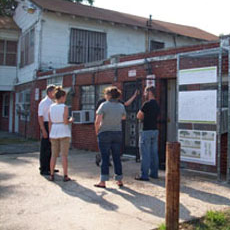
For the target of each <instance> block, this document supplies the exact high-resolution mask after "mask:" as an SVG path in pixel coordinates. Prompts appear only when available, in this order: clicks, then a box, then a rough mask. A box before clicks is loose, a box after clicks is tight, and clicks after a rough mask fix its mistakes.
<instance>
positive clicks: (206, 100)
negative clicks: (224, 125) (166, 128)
mask: <svg viewBox="0 0 230 230" xmlns="http://www.w3.org/2000/svg"><path fill="white" fill-rule="evenodd" d="M178 103H179V106H178V107H179V108H178V109H179V111H178V121H179V122H180V123H184V122H186V123H210V124H215V123H216V120H217V90H203V91H202V90H200V91H183V92H179V102H178Z"/></svg>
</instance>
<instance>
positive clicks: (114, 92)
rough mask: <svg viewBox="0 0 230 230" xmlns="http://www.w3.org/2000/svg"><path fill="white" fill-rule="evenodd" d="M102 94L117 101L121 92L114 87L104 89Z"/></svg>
mask: <svg viewBox="0 0 230 230" xmlns="http://www.w3.org/2000/svg"><path fill="white" fill-rule="evenodd" d="M104 94H106V95H109V96H111V98H113V99H118V98H119V97H120V96H121V91H120V90H119V89H118V88H117V87H116V86H109V87H107V88H105V90H104Z"/></svg>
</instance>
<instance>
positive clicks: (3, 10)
mask: <svg viewBox="0 0 230 230" xmlns="http://www.w3.org/2000/svg"><path fill="white" fill-rule="evenodd" d="M65 1H68V2H75V3H76V2H80V3H83V2H85V3H88V4H90V5H93V3H94V0H65ZM16 7H17V2H16V1H15V0H0V16H12V15H13V13H14V11H15V9H16Z"/></svg>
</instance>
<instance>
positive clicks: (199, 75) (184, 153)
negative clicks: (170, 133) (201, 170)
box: [178, 66, 217, 165]
mask: <svg viewBox="0 0 230 230" xmlns="http://www.w3.org/2000/svg"><path fill="white" fill-rule="evenodd" d="M216 82H217V67H216V66H213V67H205V68H195V69H186V70H181V71H179V79H178V84H179V85H192V84H203V85H205V84H208V83H216ZM179 89H180V88H179ZM178 122H179V123H188V124H196V127H199V124H206V125H207V126H209V125H217V90H213V89H207V90H191V91H189V90H186V88H185V87H184V90H181V91H180V92H179V94H178ZM197 125H198V126H197ZM191 127H194V126H191ZM202 127H204V126H202ZM202 127H200V129H203V128H202ZM209 127H210V126H209ZM216 135H217V133H216V131H206V130H195V129H187V130H186V129H180V130H178V141H179V142H180V143H181V160H182V161H186V162H194V163H200V164H206V165H215V164H216Z"/></svg>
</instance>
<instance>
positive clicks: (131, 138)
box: [123, 81, 142, 159]
mask: <svg viewBox="0 0 230 230" xmlns="http://www.w3.org/2000/svg"><path fill="white" fill-rule="evenodd" d="M141 86H142V84H141V81H133V82H125V83H124V87H123V100H124V101H127V100H128V99H129V98H130V97H131V96H132V95H133V94H134V92H135V91H136V90H139V91H140V94H139V95H138V96H137V97H136V99H135V100H134V101H133V103H132V104H131V105H129V106H127V107H126V113H127V116H126V121H125V124H123V126H124V129H125V132H124V134H123V135H124V136H123V140H124V143H123V150H124V153H125V154H128V155H134V156H136V158H137V159H138V158H140V157H139V148H138V139H139V122H138V120H137V118H136V115H137V112H138V110H139V109H140V108H141V97H142V92H141V89H142V87H141Z"/></svg>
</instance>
